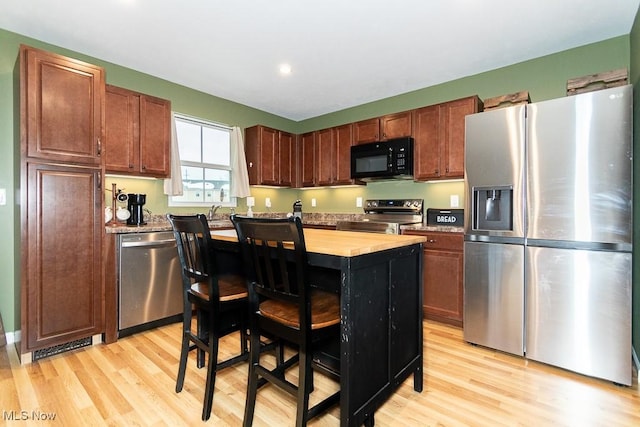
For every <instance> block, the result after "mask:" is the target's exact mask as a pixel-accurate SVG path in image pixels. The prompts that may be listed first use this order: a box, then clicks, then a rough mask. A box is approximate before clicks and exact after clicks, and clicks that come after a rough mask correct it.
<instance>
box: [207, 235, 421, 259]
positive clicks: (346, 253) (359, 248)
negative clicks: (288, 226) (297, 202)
mask: <svg viewBox="0 0 640 427" xmlns="http://www.w3.org/2000/svg"><path fill="white" fill-rule="evenodd" d="M303 230H304V240H305V243H306V246H307V252H313V253H318V254H325V255H335V256H340V257H354V256H358V255H364V254H369V253H373V252H380V251H384V250H387V249H395V248H400V247H403V246H409V245H413V244H416V243H424V242H426V241H427V238H426V237H424V236H414V235H398V234H377V233H361V232H357V231H336V230H320V229H315V228H303ZM211 236H212V237H213V238H214V239H217V240H226V241H230V242H237V241H238V236H237V234H236V231H235V230H212V231H211Z"/></svg>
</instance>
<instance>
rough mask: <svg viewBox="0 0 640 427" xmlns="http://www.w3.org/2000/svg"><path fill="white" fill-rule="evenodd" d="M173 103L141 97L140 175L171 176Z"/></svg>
mask: <svg viewBox="0 0 640 427" xmlns="http://www.w3.org/2000/svg"><path fill="white" fill-rule="evenodd" d="M170 163H171V102H170V101H168V100H166V99H160V98H156V97H153V96H149V95H140V173H141V174H142V175H149V176H154V177H158V178H168V177H169V176H171V169H170V167H171V166H170Z"/></svg>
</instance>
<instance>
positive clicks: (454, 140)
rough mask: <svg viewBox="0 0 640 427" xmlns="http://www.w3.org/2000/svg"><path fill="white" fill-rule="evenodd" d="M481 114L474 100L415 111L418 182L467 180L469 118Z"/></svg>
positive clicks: (480, 102) (416, 175) (479, 105)
mask: <svg viewBox="0 0 640 427" xmlns="http://www.w3.org/2000/svg"><path fill="white" fill-rule="evenodd" d="M481 110H482V101H481V100H480V98H478V97H477V96H470V97H467V98H462V99H458V100H455V101H449V102H444V103H442V104H436V105H430V106H428V107H423V108H418V109H416V110H414V111H413V138H414V166H413V177H414V179H415V180H417V181H427V180H437V179H456V178H464V127H465V116H467V115H468V114H473V113H477V112H479V111H481Z"/></svg>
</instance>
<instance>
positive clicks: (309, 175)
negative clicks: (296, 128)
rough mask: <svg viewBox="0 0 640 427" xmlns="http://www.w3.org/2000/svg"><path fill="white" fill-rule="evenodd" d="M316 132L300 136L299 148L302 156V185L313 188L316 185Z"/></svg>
mask: <svg viewBox="0 0 640 427" xmlns="http://www.w3.org/2000/svg"><path fill="white" fill-rule="evenodd" d="M314 141H315V132H309V133H305V134H302V135H301V136H300V145H299V146H298V149H299V150H300V151H299V155H300V185H301V186H302V187H313V186H314V185H315V184H316V163H315V143H314Z"/></svg>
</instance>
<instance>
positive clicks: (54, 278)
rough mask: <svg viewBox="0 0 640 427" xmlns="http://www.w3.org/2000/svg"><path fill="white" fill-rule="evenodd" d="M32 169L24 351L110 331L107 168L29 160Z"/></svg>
mask: <svg viewBox="0 0 640 427" xmlns="http://www.w3.org/2000/svg"><path fill="white" fill-rule="evenodd" d="M26 174H27V182H28V184H27V189H26V191H27V201H26V203H27V206H26V207H25V208H26V209H25V211H24V212H25V213H24V214H23V236H22V241H23V242H28V243H26V245H27V246H26V247H25V252H26V254H27V255H26V257H25V258H23V265H22V271H23V273H24V277H23V279H22V331H23V340H22V352H23V353H27V352H31V351H33V350H35V349H39V348H45V347H50V346H54V345H58V344H62V343H67V342H70V341H73V340H77V339H81V338H86V337H90V336H92V335H95V334H99V333H101V332H102V331H103V329H104V328H103V307H102V297H103V286H102V257H101V247H102V234H103V232H104V218H103V215H104V212H103V210H102V199H103V197H104V195H103V194H104V193H103V189H102V186H101V180H100V176H101V169H99V168H91V167H83V166H64V165H60V166H56V165H51V164H39V163H27V165H26ZM26 212H28V213H29V214H28V215H27V214H26Z"/></svg>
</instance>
